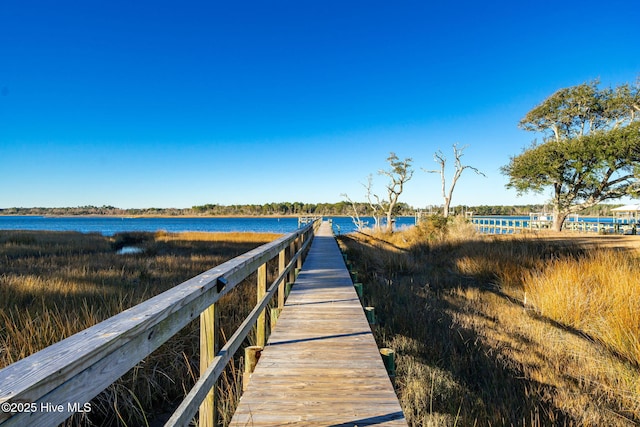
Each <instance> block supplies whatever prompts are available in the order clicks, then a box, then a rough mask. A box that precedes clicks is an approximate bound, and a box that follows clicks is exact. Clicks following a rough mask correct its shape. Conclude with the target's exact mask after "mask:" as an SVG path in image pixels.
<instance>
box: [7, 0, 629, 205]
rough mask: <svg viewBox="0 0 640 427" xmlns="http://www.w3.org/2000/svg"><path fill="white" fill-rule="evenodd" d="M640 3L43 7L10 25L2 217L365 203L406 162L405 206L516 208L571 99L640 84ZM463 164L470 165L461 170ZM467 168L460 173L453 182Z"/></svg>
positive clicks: (23, 5)
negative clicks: (555, 111)
mask: <svg viewBox="0 0 640 427" xmlns="http://www.w3.org/2000/svg"><path fill="white" fill-rule="evenodd" d="M639 15H640V3H637V2H634V1H628V0H625V1H618V0H611V1H608V2H606V4H603V3H602V2H600V1H598V2H596V1H591V0H583V1H573V0H570V1H557V0H556V1H547V0H542V1H528V2H527V1H518V2H515V1H508V2H507V1H504V2H501V1H494V2H479V1H473V2H472V1H456V2H429V1H397V2H388V1H385V2H382V1H375V0H373V1H349V2H345V1H332V0H327V1H322V2H309V1H270V2H251V1H244V2H243V1H238V2H218V1H202V2H193V1H192V2H189V1H180V2H178V1H175V2H167V1H153V2H151V1H136V2H132V1H120V0H110V1H97V0H96V1H65V0H61V1H55V2H54V1H31V0H4V1H3V2H2V5H1V7H0V208H7V207H15V206H21V207H32V206H44V207H54V206H82V205H97V206H102V205H113V206H118V207H122V208H132V207H178V208H182V207H191V206H193V205H200V204H205V203H219V204H242V203H267V202H279V201H291V202H293V201H301V202H336V201H339V200H341V196H340V194H341V193H348V194H349V196H350V197H351V198H352V199H356V200H363V199H364V192H365V191H364V188H363V186H362V185H361V183H364V182H366V179H367V176H368V175H369V174H370V173H373V174H374V183H375V185H376V188H375V191H376V192H378V193H383V187H384V184H385V180H384V178H383V177H381V176H377V175H375V174H376V172H377V171H378V170H379V169H381V168H384V167H385V166H386V162H385V159H386V158H387V156H388V154H389V152H391V151H394V152H396V153H397V154H398V156H400V157H402V158H404V157H412V158H413V160H414V165H415V167H416V172H415V176H414V178H413V179H412V180H411V181H410V182H409V183H408V184H407V187H406V192H405V194H403V196H402V197H401V201H404V202H407V203H409V204H411V205H413V206H415V207H422V206H426V205H431V204H440V203H442V199H441V196H440V188H439V187H440V180H439V177H438V176H437V175H434V174H427V173H425V172H423V171H422V168H425V169H433V168H435V167H436V164H435V163H434V161H433V153H434V152H435V151H436V150H438V149H441V150H442V151H443V152H445V154H450V152H451V146H452V144H453V143H456V142H457V143H459V144H460V145H467V146H468V147H467V149H466V150H465V155H464V157H463V160H464V161H465V162H466V163H467V164H469V165H472V166H475V167H477V168H479V169H480V170H482V171H483V172H484V173H485V174H486V175H487V177H486V178H482V177H479V176H476V175H474V174H473V173H472V172H470V171H466V172H465V173H464V174H463V176H462V178H461V179H460V181H459V183H458V186H457V187H456V192H455V194H454V200H453V204H454V205H457V204H468V205H477V204H524V203H530V202H544V201H545V200H546V199H547V198H548V195H547V194H543V195H540V196H525V197H516V194H515V192H514V191H512V190H506V189H505V187H504V185H505V183H506V178H505V177H504V176H502V175H501V174H500V172H499V168H500V166H502V165H504V164H506V163H507V162H508V161H509V157H510V156H511V155H515V154H518V153H519V152H521V150H522V148H523V147H525V146H527V145H528V144H529V143H530V142H531V141H532V140H533V139H534V138H536V137H538V135H534V134H530V133H526V132H524V131H521V130H519V129H518V128H517V124H518V121H519V120H520V118H522V117H523V116H524V114H526V112H527V111H529V110H530V109H531V108H533V107H534V106H535V105H536V104H538V103H540V102H541V101H543V100H544V99H545V98H546V97H547V96H549V95H550V94H551V93H553V92H554V91H555V90H557V89H559V88H562V87H566V86H571V85H575V84H580V83H583V82H585V81H590V80H592V79H594V78H600V80H601V81H602V83H603V85H606V86H609V85H614V86H615V85H618V84H621V83H625V82H629V83H631V82H633V81H635V79H636V77H637V76H638V75H639V74H640V44H639V43H638V40H640V25H638V21H637V17H638V16H639ZM449 157H451V155H449ZM451 173H452V170H451V169H449V171H448V176H450V175H451Z"/></svg>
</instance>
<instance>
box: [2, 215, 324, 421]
mask: <svg viewBox="0 0 640 427" xmlns="http://www.w3.org/2000/svg"><path fill="white" fill-rule="evenodd" d="M319 224H320V221H316V222H314V223H312V224H309V225H307V226H306V227H304V228H302V229H299V230H297V231H295V232H293V233H290V234H287V235H285V236H283V237H281V238H279V239H277V240H275V241H273V242H271V243H267V244H265V245H263V246H260V247H259V248H256V249H254V250H252V251H250V252H247V253H246V254H244V255H241V256H239V257H236V258H234V259H232V260H230V261H227V262H225V263H224V264H221V265H219V266H217V267H214V268H212V269H210V270H208V271H206V272H204V273H202V274H200V275H198V276H195V277H193V278H191V279H189V280H187V281H186V282H183V283H181V284H179V285H177V286H175V287H173V288H172V289H170V290H168V291H166V292H164V293H162V294H160V295H157V296H155V297H153V298H151V299H149V300H147V301H145V302H143V303H141V304H139V305H136V306H135V307H132V308H130V309H128V310H125V311H123V312H122V313H119V314H117V315H115V316H113V317H111V318H109V319H107V320H105V321H103V322H101V323H98V324H97V325H95V326H92V327H91V328H88V329H85V330H84V331H81V332H79V333H77V334H75V335H73V336H71V337H69V338H67V339H65V340H63V341H60V342H58V343H56V344H54V345H52V346H50V347H47V348H45V349H43V350H41V351H39V352H37V353H35V354H33V355H31V356H29V357H26V358H24V359H22V360H20V361H18V362H16V363H13V364H11V365H9V366H7V367H6V368H4V369H2V370H0V405H1V409H2V410H1V411H0V425H1V426H2V427H9V426H25V425H34V426H36V425H37V426H45V425H57V424H59V423H62V422H63V421H64V420H66V419H67V418H68V417H70V416H71V415H72V414H73V413H75V412H77V411H82V410H83V408H86V406H84V405H85V403H86V402H89V401H90V400H91V399H93V398H94V397H95V396H97V395H98V394H99V393H100V392H102V391H103V390H104V389H105V388H107V387H108V386H109V385H110V384H112V383H113V382H115V381H116V380H117V379H118V378H120V377H121V376H122V375H124V374H125V373H126V372H127V371H128V370H129V369H131V368H133V367H134V366H135V365H136V364H138V363H139V362H140V361H142V360H143V359H144V358H145V357H147V356H148V355H149V354H151V353H152V352H153V351H154V350H156V349H157V348H158V347H159V346H160V345H161V344H163V343H164V342H166V341H167V340H168V339H169V338H171V337H172V336H173V335H175V334H176V333H177V332H178V331H180V330H181V329H182V328H183V327H184V326H186V325H187V324H188V323H189V322H192V321H194V320H195V319H196V318H197V317H198V316H199V317H200V378H199V379H198V381H197V382H196V384H195V386H194V387H193V389H192V390H191V391H190V392H189V393H188V394H187V396H186V397H185V399H184V401H183V402H182V403H181V404H180V406H179V407H178V409H177V410H176V411H175V413H174V414H173V416H172V417H171V418H170V420H169V421H168V422H167V425H170V426H174V425H186V424H188V423H189V422H190V421H191V420H192V419H193V417H194V416H195V414H196V412H198V410H200V414H199V417H200V421H199V425H200V426H212V425H213V419H214V415H213V413H214V401H213V399H214V398H213V396H214V394H213V386H214V385H215V382H216V380H217V378H218V377H219V376H220V374H221V372H222V371H223V369H224V368H225V366H226V365H227V363H228V362H229V361H230V360H231V358H232V357H233V355H234V353H235V352H236V351H237V350H238V349H239V348H240V346H241V344H242V342H243V341H244V339H245V338H246V337H247V335H248V334H249V332H250V331H251V329H252V328H253V327H254V325H257V332H256V340H257V344H258V345H264V343H265V340H266V338H265V326H266V316H265V308H266V307H267V305H268V304H269V302H270V300H271V299H272V297H273V296H274V295H275V294H276V292H277V293H278V307H282V306H283V305H284V297H285V296H284V294H285V283H286V281H290V282H293V280H294V274H295V273H294V272H295V268H300V267H301V266H302V260H303V256H304V254H306V252H307V250H308V247H309V244H310V242H311V240H312V238H313V235H314V231H315V229H317V227H318V226H319ZM275 257H278V277H277V278H276V279H275V280H274V282H273V283H272V284H271V285H270V286H269V288H267V274H266V264H267V262H268V261H270V260H272V259H274V258H275ZM254 272H257V273H258V274H257V277H258V279H257V289H258V290H257V292H258V301H257V303H256V306H255V308H254V309H253V310H252V311H251V313H250V314H249V315H248V316H247V317H246V318H245V320H244V322H243V323H242V324H241V325H240V327H239V328H238V329H237V330H236V331H235V333H234V334H233V335H232V337H231V338H230V339H229V340H228V342H227V343H226V344H225V345H224V347H223V348H222V349H221V350H220V351H218V352H217V353H216V352H215V348H216V342H215V339H216V338H215V337H216V333H215V331H217V330H218V329H219V326H218V324H217V316H216V306H215V303H216V302H217V301H218V300H219V299H220V298H221V297H222V296H224V295H226V294H227V293H229V292H230V291H232V290H233V289H234V287H236V285H238V284H239V283H240V282H242V280H244V279H245V278H247V277H248V276H249V275H251V274H252V273H254ZM32 333H37V332H36V331H33V332H32Z"/></svg>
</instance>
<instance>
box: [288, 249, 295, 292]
mask: <svg viewBox="0 0 640 427" xmlns="http://www.w3.org/2000/svg"><path fill="white" fill-rule="evenodd" d="M295 255H296V241H295V240H292V241H291V243H289V260H291V259H293V257H294V256H295ZM295 280H296V272H295V270H294V269H293V268H292V269H291V270H289V278H288V279H287V282H289V283H293V282H295Z"/></svg>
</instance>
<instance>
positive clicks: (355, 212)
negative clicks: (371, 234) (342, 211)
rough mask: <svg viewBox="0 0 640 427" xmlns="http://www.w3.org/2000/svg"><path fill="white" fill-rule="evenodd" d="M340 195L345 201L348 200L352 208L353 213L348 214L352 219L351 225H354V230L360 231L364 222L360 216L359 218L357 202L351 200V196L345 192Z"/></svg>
mask: <svg viewBox="0 0 640 427" xmlns="http://www.w3.org/2000/svg"><path fill="white" fill-rule="evenodd" d="M340 196H341V197H342V198H344V199H345V200H346V201H347V202H349V204H350V205H351V209H352V210H353V215H350V217H351V221H353V225H355V226H356V230H358V231H362V229H363V228H364V226H365V225H366V222H365V221H363V220H362V218H360V211H359V210H358V204H357V203H356V202H354V201H353V200H351V198H350V197H349V196H348V195H347V193H342V194H341V195H340Z"/></svg>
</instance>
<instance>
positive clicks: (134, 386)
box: [0, 231, 278, 425]
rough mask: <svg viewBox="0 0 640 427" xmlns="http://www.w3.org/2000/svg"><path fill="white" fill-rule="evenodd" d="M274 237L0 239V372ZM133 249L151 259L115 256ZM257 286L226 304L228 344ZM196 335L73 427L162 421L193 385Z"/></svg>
mask: <svg viewBox="0 0 640 427" xmlns="http://www.w3.org/2000/svg"><path fill="white" fill-rule="evenodd" d="M276 237H278V235H275V234H259V235H254V234H249V233H233V234H229V235H226V234H224V233H215V234H207V233H188V234H186V233H184V234H168V233H157V234H156V235H154V234H152V233H126V234H121V235H116V236H114V237H104V236H101V235H98V234H81V233H55V232H30V231H12V232H6V231H0V368H2V367H3V366H6V365H8V364H10V363H12V362H14V361H17V360H19V359H21V358H24V357H26V356H28V355H30V354H33V353H35V352H37V351H38V350H41V349H43V348H44V347H46V346H49V345H51V344H53V343H55V342H58V341H60V340H61V339H63V338H66V337H68V336H70V335H72V334H74V333H76V332H79V331H81V330H83V329H86V328H88V327H90V326H93V325H94V324H96V323H98V322H100V321H102V320H104V319H107V318H108V317H111V316H113V315H115V314H117V313H119V312H121V311H123V310H125V309H127V308H129V307H131V306H133V305H135V304H138V303H140V302H142V301H144V300H146V299H148V298H150V297H151V296H154V295H157V294H159V293H161V292H163V291H165V290H167V289H169V288H171V287H173V286H175V285H177V284H179V283H181V282H182V281H184V280H186V279H188V278H190V277H193V276H195V275H197V274H199V273H201V272H202V271H204V270H207V269H209V268H212V267H214V266H216V265H218V264H221V263H222V262H224V261H226V260H228V259H231V258H233V257H235V256H238V255H240V254H243V253H245V252H247V251H248V250H251V249H253V248H255V247H257V246H259V245H260V244H262V243H265V242H267V241H271V240H273V239H274V238H276ZM127 244H135V245H136V246H139V247H143V248H144V249H145V251H144V252H143V253H140V254H131V255H118V254H117V253H116V249H118V248H120V247H122V246H123V245H127ZM274 268H275V267H274V266H270V270H271V271H273V270H274ZM252 280H253V281H252ZM254 283H255V278H254V277H252V278H249V279H248V280H247V281H246V282H245V283H244V284H241V285H240V286H239V288H238V289H237V290H236V291H234V292H232V293H230V294H229V295H227V296H226V297H225V298H224V299H223V301H221V303H220V310H221V327H222V329H223V330H222V333H223V336H231V334H232V332H233V331H234V330H235V329H236V327H237V326H238V325H239V324H240V322H241V321H242V320H243V319H244V317H245V316H246V314H247V313H248V312H249V311H250V310H251V309H252V308H253V306H254V304H255V299H256V298H255V285H254ZM198 337H199V324H198V322H197V321H196V322H193V323H192V324H190V325H188V326H187V327H186V328H184V329H183V330H182V331H181V332H180V333H179V334H178V335H176V336H175V337H173V338H172V339H171V340H169V342H168V343H166V344H165V345H163V346H162V347H160V348H159V349H158V350H157V351H155V352H154V353H152V354H151V355H150V356H148V357H147V358H146V359H145V360H144V361H142V362H141V363H140V364H139V365H138V366H136V367H135V368H134V369H132V370H131V371H130V372H129V373H128V374H126V375H125V376H124V377H123V378H121V379H120V380H119V381H117V382H116V383H115V384H113V385H112V386H111V387H109V388H108V389H107V390H105V392H104V393H102V394H101V395H100V396H98V397H97V398H96V399H94V401H93V402H92V412H91V415H90V418H86V417H75V418H74V419H72V421H71V422H70V423H69V424H70V425H145V424H146V423H147V422H151V420H152V419H153V417H157V416H158V415H162V413H163V412H165V411H166V409H167V408H171V407H173V406H175V404H176V402H177V401H179V400H181V398H182V397H183V396H184V395H185V393H186V392H187V391H188V390H189V389H190V388H191V386H192V385H193V383H194V382H195V378H196V377H197V373H198V360H199V347H198V345H199V344H198V343H199V341H198ZM234 363H235V364H232V365H231V366H230V367H229V368H228V370H227V372H226V373H225V374H224V376H223V377H222V379H221V381H219V383H218V387H219V393H220V395H221V399H220V401H222V402H224V405H220V408H219V409H220V414H219V417H220V419H221V420H223V421H224V420H225V419H227V418H228V411H232V409H233V407H234V405H235V400H237V398H238V396H239V395H238V393H237V390H236V388H237V384H236V383H235V382H234V380H233V378H235V377H236V376H237V371H238V369H239V365H238V361H235V362H234ZM225 411H227V412H225Z"/></svg>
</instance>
